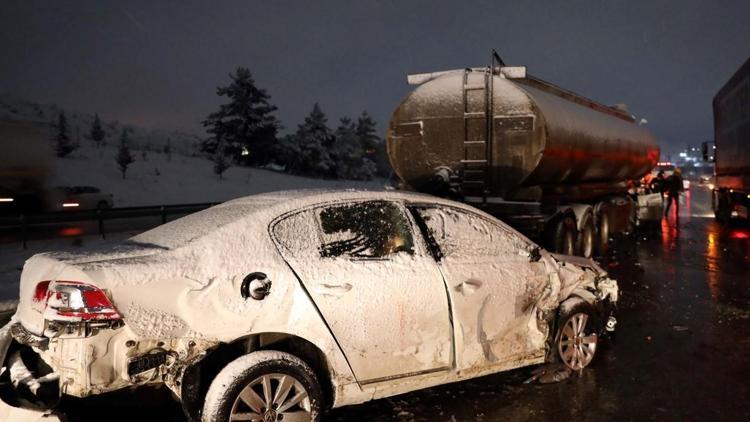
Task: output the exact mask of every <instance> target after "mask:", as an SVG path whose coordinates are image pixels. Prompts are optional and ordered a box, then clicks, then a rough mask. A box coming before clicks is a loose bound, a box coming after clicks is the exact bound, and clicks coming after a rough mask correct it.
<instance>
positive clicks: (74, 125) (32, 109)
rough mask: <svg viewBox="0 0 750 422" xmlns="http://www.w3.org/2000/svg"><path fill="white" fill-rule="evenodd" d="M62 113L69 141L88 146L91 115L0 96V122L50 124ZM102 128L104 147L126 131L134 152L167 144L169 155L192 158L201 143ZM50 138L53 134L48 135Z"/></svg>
mask: <svg viewBox="0 0 750 422" xmlns="http://www.w3.org/2000/svg"><path fill="white" fill-rule="evenodd" d="M61 111H65V116H66V117H67V118H68V124H69V127H70V130H71V133H70V136H71V138H72V139H73V140H78V141H79V142H80V143H81V144H85V143H87V142H91V141H90V140H89V139H87V138H86V136H87V134H88V133H89V130H90V128H91V124H92V122H93V120H94V113H81V112H78V111H75V110H63V109H62V108H60V107H59V106H57V105H54V104H37V103H34V102H31V101H27V100H23V99H20V98H17V97H14V96H12V95H8V94H0V120H22V121H31V122H41V123H47V124H50V123H53V122H56V121H57V118H58V116H59V114H60V112H61ZM102 126H103V129H104V132H105V133H106V138H105V142H106V143H107V144H116V143H117V141H118V140H119V139H120V134H121V133H122V130H123V128H127V129H128V130H129V132H130V133H129V136H130V139H131V141H132V144H131V145H132V146H133V148H136V149H141V148H149V149H159V150H161V149H162V148H163V147H164V145H166V144H167V140H169V141H170V146H171V148H172V151H175V152H180V153H182V154H186V155H192V154H195V153H197V151H198V147H199V144H200V141H201V138H200V137H199V136H197V135H194V134H190V133H185V132H181V131H176V130H173V131H170V130H161V129H146V128H142V127H138V126H133V125H129V124H123V123H120V122H118V121H109V122H108V121H102ZM51 136H52V131H50V137H51Z"/></svg>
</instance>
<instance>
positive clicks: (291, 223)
mask: <svg viewBox="0 0 750 422" xmlns="http://www.w3.org/2000/svg"><path fill="white" fill-rule="evenodd" d="M273 235H274V238H275V239H276V241H277V242H278V243H279V244H280V245H281V247H283V248H284V249H286V250H287V251H288V252H289V253H290V254H291V256H293V257H296V258H301V257H304V256H309V255H311V251H314V250H315V247H316V246H317V244H318V233H317V230H316V225H315V216H314V213H313V211H312V210H307V211H302V212H298V213H295V214H292V215H290V216H288V217H286V218H284V219H282V220H280V221H278V222H277V223H276V224H275V225H274V226H273Z"/></svg>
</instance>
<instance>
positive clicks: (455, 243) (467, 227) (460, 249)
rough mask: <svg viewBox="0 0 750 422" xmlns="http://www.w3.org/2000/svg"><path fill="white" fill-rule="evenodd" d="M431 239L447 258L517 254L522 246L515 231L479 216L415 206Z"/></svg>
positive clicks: (458, 211)
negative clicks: (514, 233) (505, 228)
mask: <svg viewBox="0 0 750 422" xmlns="http://www.w3.org/2000/svg"><path fill="white" fill-rule="evenodd" d="M414 210H416V212H417V213H418V215H419V217H420V218H421V219H422V220H423V221H424V224H425V226H426V227H427V230H428V231H429V237H430V238H431V239H429V240H430V241H431V242H435V243H436V244H437V246H438V247H439V248H440V253H441V255H442V256H444V257H446V258H462V257H497V256H500V255H507V254H517V252H518V250H519V247H520V246H522V245H521V243H520V242H518V240H517V239H515V237H516V236H514V235H513V234H512V233H509V232H508V231H507V230H504V229H503V228H502V227H500V226H499V225H497V224H495V223H493V222H491V221H489V220H488V219H485V218H483V217H481V216H479V215H476V214H472V213H468V212H465V211H462V210H459V209H454V208H450V207H415V208H414Z"/></svg>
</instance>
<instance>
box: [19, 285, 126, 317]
mask: <svg viewBox="0 0 750 422" xmlns="http://www.w3.org/2000/svg"><path fill="white" fill-rule="evenodd" d="M44 299H46V309H45V311H44V317H45V319H48V320H52V321H91V320H118V319H122V317H121V316H120V314H119V313H118V312H117V310H116V309H115V307H114V305H112V302H110V301H109V299H108V298H107V295H105V294H104V292H103V291H102V290H101V289H99V288H98V287H95V286H92V285H90V284H86V283H80V282H77V281H54V282H49V281H42V282H40V283H39V284H37V286H36V291H35V292H34V301H42V300H44Z"/></svg>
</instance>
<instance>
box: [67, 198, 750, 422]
mask: <svg viewBox="0 0 750 422" xmlns="http://www.w3.org/2000/svg"><path fill="white" fill-rule="evenodd" d="M691 195H692V198H688V201H687V203H686V204H684V206H683V209H682V214H683V216H682V217H681V218H680V219H679V220H676V219H675V218H674V216H671V217H670V219H669V220H664V221H663V222H662V224H661V231H660V232H658V231H657V232H654V233H644V234H639V235H638V236H637V237H635V238H629V239H621V240H618V241H617V242H616V243H615V245H614V247H613V248H612V250H611V254H610V255H609V256H608V257H606V258H605V259H603V260H602V264H603V266H605V267H606V268H607V269H608V270H609V271H610V273H611V274H612V275H613V276H614V277H615V278H616V279H617V280H618V281H619V283H620V287H621V290H622V297H621V301H620V306H619V314H618V320H619V324H618V330H617V337H616V339H615V340H614V341H612V342H608V343H606V344H604V345H602V347H601V349H600V350H599V351H598V354H597V357H596V359H595V360H594V362H593V363H592V365H591V366H590V367H589V368H587V369H586V370H584V371H583V372H582V373H581V374H580V375H578V374H574V375H573V376H572V377H571V378H569V379H568V380H566V381H563V382H561V383H558V384H547V385H534V384H524V383H523V381H524V380H525V379H527V378H528V376H529V374H530V372H531V369H529V368H526V369H520V370H516V371H511V372H508V373H503V374H497V375H492V376H487V377H483V378H479V379H475V380H470V381H465V382H460V383H455V384H450V385H445V386H440V387H435V388H431V389H427V390H422V391H417V392H413V393H409V394H405V395H401V396H397V397H392V398H388V399H383V400H377V401H373V402H369V403H365V404H363V405H359V406H351V407H346V408H342V409H337V410H335V411H333V412H331V413H330V415H328V417H327V420H332V421H349V420H357V421H395V420H399V421H400V420H413V421H454V420H455V421H475V420H476V421H499V420H512V421H527V420H534V421H537V420H541V421H547V420H549V421H553V420H554V421H559V420H594V421H598V420H602V421H604V420H625V421H630V420H632V421H636V420H638V421H642V420H659V421H662V420H680V421H682V420H738V421H747V420H750V400H749V399H750V228H748V227H728V228H727V227H721V226H720V225H718V224H717V223H715V222H714V221H713V219H711V218H707V217H706V215H707V208H708V205H707V201H708V193H707V191H706V190H705V189H703V188H701V187H694V188H693V190H692V192H691ZM690 214H692V216H691V215H690ZM165 397H168V395H166V394H161V393H157V392H148V393H146V394H140V395H138V396H132V395H129V394H128V395H125V397H124V400H123V396H122V395H121V396H120V397H119V398H118V399H117V400H112V399H109V398H107V397H103V398H99V399H98V400H97V401H95V402H86V404H85V405H84V404H83V402H73V403H68V404H67V405H66V409H67V411H68V413H69V415H70V420H100V419H101V416H102V414H103V413H102V412H105V414H107V415H108V416H114V415H122V416H123V420H126V419H127V420H133V419H137V418H146V420H152V418H153V417H155V416H157V415H158V416H159V417H160V418H161V419H162V420H180V416H179V410H178V407H177V406H175V405H163V404H160V403H163V401H162V400H163V399H164V398H165ZM126 415H127V416H126ZM108 419H109V418H108ZM115 419H116V418H115Z"/></svg>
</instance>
